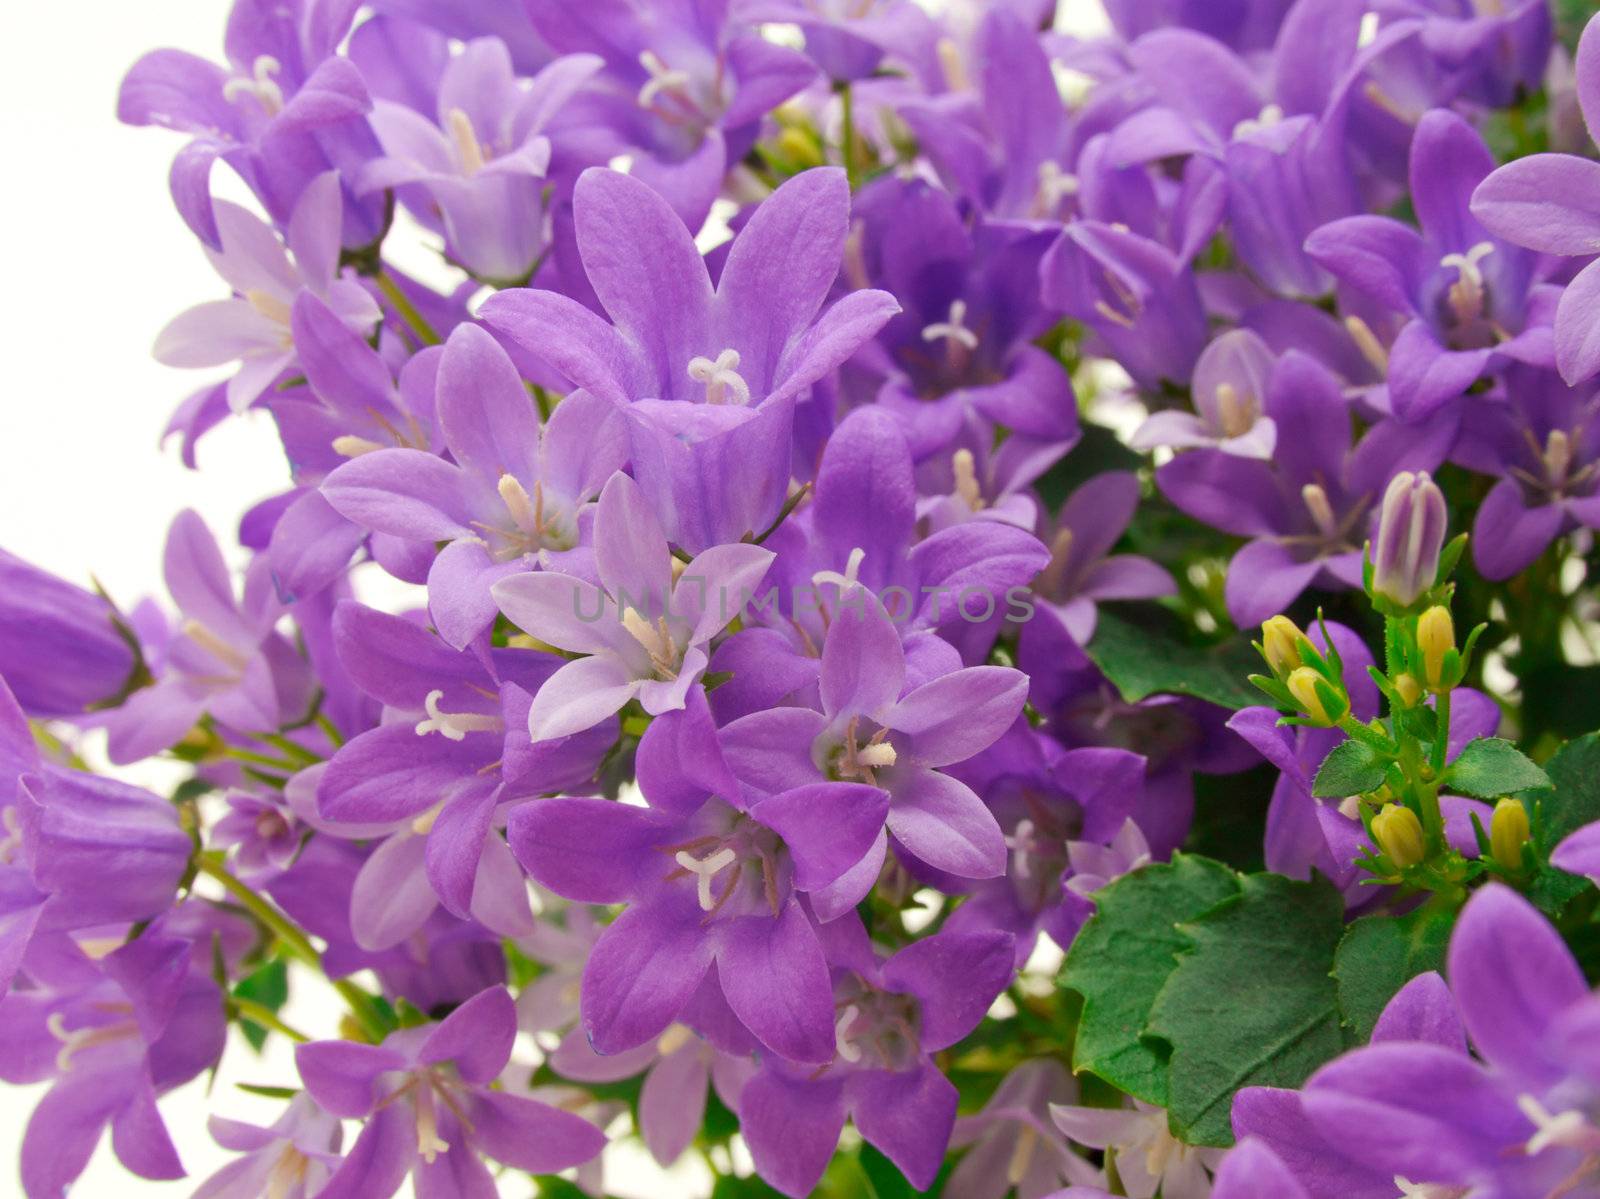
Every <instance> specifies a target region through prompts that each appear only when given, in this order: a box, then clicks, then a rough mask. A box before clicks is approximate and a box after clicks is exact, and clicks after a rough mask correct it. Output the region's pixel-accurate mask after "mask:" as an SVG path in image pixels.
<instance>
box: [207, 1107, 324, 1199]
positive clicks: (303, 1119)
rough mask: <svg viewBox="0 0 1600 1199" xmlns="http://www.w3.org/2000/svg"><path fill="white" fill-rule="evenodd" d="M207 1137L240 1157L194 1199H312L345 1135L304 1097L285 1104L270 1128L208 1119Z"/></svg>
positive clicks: (220, 1172) (222, 1119)
mask: <svg viewBox="0 0 1600 1199" xmlns="http://www.w3.org/2000/svg"><path fill="white" fill-rule="evenodd" d="M206 1127H207V1129H209V1130H210V1133H211V1137H212V1139H213V1140H214V1141H216V1142H217V1144H219V1145H221V1146H222V1147H223V1148H224V1149H231V1150H233V1151H234V1152H235V1153H239V1154H242V1155H243V1156H241V1157H239V1158H238V1159H237V1160H235V1161H232V1162H229V1163H228V1164H227V1165H226V1166H223V1167H222V1169H220V1170H218V1171H217V1172H216V1173H215V1174H213V1175H212V1176H211V1177H210V1178H208V1179H206V1180H205V1181H204V1182H202V1183H201V1184H200V1186H199V1188H198V1189H197V1190H196V1191H195V1193H194V1196H193V1199H258V1197H259V1196H261V1195H272V1196H275V1197H276V1196H281V1197H282V1199H314V1197H315V1196H316V1195H318V1194H320V1193H321V1191H322V1188H323V1187H324V1186H325V1185H326V1184H327V1182H328V1179H329V1178H330V1177H332V1175H333V1171H334V1170H335V1169H336V1168H337V1166H338V1164H339V1146H340V1143H341V1142H342V1140H343V1139H344V1130H343V1129H342V1128H341V1127H340V1126H339V1121H338V1119H337V1118H335V1117H334V1116H331V1115H329V1114H328V1113H327V1112H325V1111H323V1110H322V1109H321V1108H319V1107H318V1106H317V1105H316V1104H315V1103H314V1102H312V1100H311V1097H310V1096H309V1095H306V1094H305V1093H303V1092H302V1093H301V1094H299V1095H296V1096H295V1097H294V1098H293V1099H291V1100H289V1105H288V1106H287V1107H286V1108H284V1111H283V1115H281V1116H279V1117H278V1119H277V1120H275V1121H274V1122H273V1123H272V1125H271V1127H269V1128H261V1127H259V1126H257V1125H254V1124H246V1123H243V1122H242V1121H239V1120H228V1119H224V1118H223V1117H221V1116H212V1117H211V1118H210V1119H209V1120H208V1121H207V1122H206Z"/></svg>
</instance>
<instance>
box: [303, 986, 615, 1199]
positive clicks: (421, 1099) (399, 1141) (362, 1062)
mask: <svg viewBox="0 0 1600 1199" xmlns="http://www.w3.org/2000/svg"><path fill="white" fill-rule="evenodd" d="M516 1032H517V1017H516V1008H515V1006H514V1005H513V1004H512V1002H511V996H510V995H509V994H507V992H506V990H505V988H504V987H494V988H491V989H490V990H487V991H484V992H482V993H481V994H479V995H477V996H474V997H473V998H472V999H469V1000H468V1001H467V1002H466V1003H464V1004H462V1005H461V1006H460V1007H459V1008H457V1009H456V1010H455V1011H454V1012H452V1013H450V1015H449V1016H447V1017H445V1019H444V1020H442V1021H441V1022H440V1023H438V1024H435V1025H431V1026H425V1027H421V1028H407V1029H402V1030H400V1031H399V1032H395V1033H390V1034H389V1036H388V1037H387V1038H386V1039H385V1040H384V1042H383V1044H381V1045H364V1044H360V1043H358V1042H354V1041H314V1042H312V1043H310V1044H306V1045H300V1046H298V1047H297V1048H296V1050H295V1064H296V1065H297V1066H298V1067H299V1069H300V1077H301V1078H302V1079H303V1080H304V1081H305V1085H306V1091H307V1092H308V1093H309V1094H310V1095H311V1097H312V1098H313V1099H314V1100H316V1102H317V1103H318V1105H319V1106H321V1107H322V1108H324V1109H325V1110H326V1111H328V1112H330V1113H332V1114H333V1115H335V1116H339V1117H341V1118H343V1119H347V1120H348V1119H355V1120H363V1121H364V1122H365V1123H364V1126H363V1127H362V1129H361V1133H360V1135H359V1136H358V1137H357V1138H356V1140H355V1143H354V1144H353V1145H351V1146H350V1151H349V1153H348V1154H347V1155H346V1157H345V1159H344V1161H343V1162H342V1163H341V1164H340V1166H339V1168H338V1170H336V1171H335V1172H334V1175H333V1177H332V1178H331V1179H330V1180H329V1181H328V1185H327V1186H326V1187H324V1188H323V1189H322V1190H321V1191H319V1192H318V1196H319V1199H388V1196H390V1195H393V1194H394V1193H395V1192H396V1191H398V1190H399V1189H400V1184H401V1183H402V1182H404V1181H405V1179H406V1176H407V1175H410V1176H412V1178H413V1180H414V1183H415V1185H416V1187H417V1189H418V1190H419V1191H421V1192H422V1193H423V1194H433V1193H438V1194H443V1195H453V1194H472V1193H492V1192H493V1190H494V1185H495V1184H494V1176H493V1175H492V1174H491V1173H490V1171H489V1167H488V1166H487V1165H485V1164H484V1162H483V1158H484V1157H489V1158H492V1159H494V1160H495V1161H498V1162H502V1163H504V1164H505V1165H507V1166H510V1167H512V1168H514V1169H517V1170H526V1171H528V1172H530V1173H534V1174H553V1173H555V1172H556V1171H558V1170H564V1169H567V1168H568V1167H571V1166H576V1165H578V1164H579V1163H580V1162H586V1161H588V1160H589V1159H590V1158H592V1157H594V1155H595V1154H597V1153H599V1152H600V1150H601V1148H602V1147H603V1146H604V1145H605V1134H604V1133H602V1132H601V1131H600V1130H599V1129H598V1128H596V1127H595V1126H594V1125H593V1124H590V1123H589V1122H588V1121H587V1120H583V1119H580V1118H579V1117H577V1116H575V1115H572V1114H571V1113H570V1112H565V1111H561V1110H560V1109H558V1108H554V1107H551V1106H550V1105H548V1104H545V1103H541V1102H539V1101H538V1100H536V1099H531V1098H528V1097H527V1096H524V1095H517V1094H513V1093H512V1092H510V1091H505V1090H492V1089H490V1086H489V1084H490V1083H492V1082H493V1081H494V1080H495V1078H496V1076H497V1075H498V1074H499V1073H500V1071H501V1070H503V1069H504V1068H505V1065H506V1062H507V1061H508V1060H509V1058H510V1056H511V1046H512V1041H513V1039H514V1038H515V1036H516ZM480 1155H481V1156H480Z"/></svg>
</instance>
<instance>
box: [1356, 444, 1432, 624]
mask: <svg viewBox="0 0 1600 1199" xmlns="http://www.w3.org/2000/svg"><path fill="white" fill-rule="evenodd" d="M1444 526H1445V508H1444V493H1443V492H1441V491H1440V490H1439V487H1438V485H1437V484H1436V483H1434V481H1433V480H1432V479H1430V478H1429V477H1428V472H1427V471H1422V472H1420V473H1418V474H1415V475H1413V474H1412V473H1411V472H1410V471H1402V472H1401V473H1400V474H1398V475H1396V476H1395V477H1394V478H1393V479H1391V480H1390V482H1389V488H1388V490H1387V491H1385V492H1384V493H1383V506H1382V508H1381V509H1380V510H1379V515H1378V538H1377V541H1376V542H1375V543H1374V545H1373V547H1372V591H1373V594H1375V595H1381V596H1382V597H1383V598H1384V599H1386V600H1389V601H1390V602H1391V603H1394V604H1397V605H1399V606H1400V607H1402V608H1409V607H1410V606H1411V605H1412V604H1414V603H1416V602H1417V600H1418V599H1420V598H1421V597H1422V595H1423V594H1424V593H1425V592H1426V591H1427V590H1428V589H1429V588H1430V587H1432V586H1433V581H1434V578H1435V577H1436V576H1437V575H1438V573H1439V551H1440V550H1441V549H1443V548H1444Z"/></svg>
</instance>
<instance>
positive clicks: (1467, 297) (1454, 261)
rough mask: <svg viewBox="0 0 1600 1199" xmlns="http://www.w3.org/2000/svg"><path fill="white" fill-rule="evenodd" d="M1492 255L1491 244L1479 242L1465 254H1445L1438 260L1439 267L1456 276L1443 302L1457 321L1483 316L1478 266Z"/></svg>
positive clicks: (1492, 244)
mask: <svg viewBox="0 0 1600 1199" xmlns="http://www.w3.org/2000/svg"><path fill="white" fill-rule="evenodd" d="M1493 253H1494V243H1493V242H1487V241H1480V242H1479V243H1478V244H1477V245H1475V246H1473V247H1472V249H1470V250H1468V251H1467V252H1466V253H1465V254H1446V255H1445V256H1444V257H1443V258H1441V259H1439V265H1440V266H1442V267H1444V268H1445V269H1446V270H1452V269H1453V270H1454V271H1455V272H1456V275H1457V278H1456V281H1455V282H1454V283H1452V284H1451V285H1450V291H1449V293H1448V295H1447V296H1446V300H1445V302H1446V303H1447V304H1449V306H1450V311H1451V312H1452V313H1454V314H1455V317H1456V319H1457V320H1460V321H1473V320H1477V319H1478V318H1479V317H1481V316H1482V315H1483V270H1482V268H1480V267H1479V266H1478V264H1479V263H1480V262H1482V261H1483V260H1484V259H1485V258H1487V257H1488V256H1489V255H1490V254H1493Z"/></svg>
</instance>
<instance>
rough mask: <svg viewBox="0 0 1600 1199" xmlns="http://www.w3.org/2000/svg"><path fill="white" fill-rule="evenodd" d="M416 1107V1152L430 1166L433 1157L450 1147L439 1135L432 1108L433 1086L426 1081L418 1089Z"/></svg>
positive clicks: (435, 1116)
mask: <svg viewBox="0 0 1600 1199" xmlns="http://www.w3.org/2000/svg"><path fill="white" fill-rule="evenodd" d="M416 1109H417V1154H418V1156H420V1157H421V1158H422V1160H423V1161H425V1162H427V1163H428V1164H429V1165H430V1166H431V1165H433V1159H434V1158H436V1157H438V1156H439V1154H441V1153H445V1152H447V1151H448V1150H449V1148H450V1142H449V1141H445V1140H441V1139H440V1137H439V1118H438V1116H437V1115H435V1114H434V1110H433V1088H432V1087H431V1086H429V1085H427V1084H426V1083H424V1084H423V1086H422V1087H421V1088H420V1089H419V1093H418V1095H417V1102H416Z"/></svg>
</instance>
